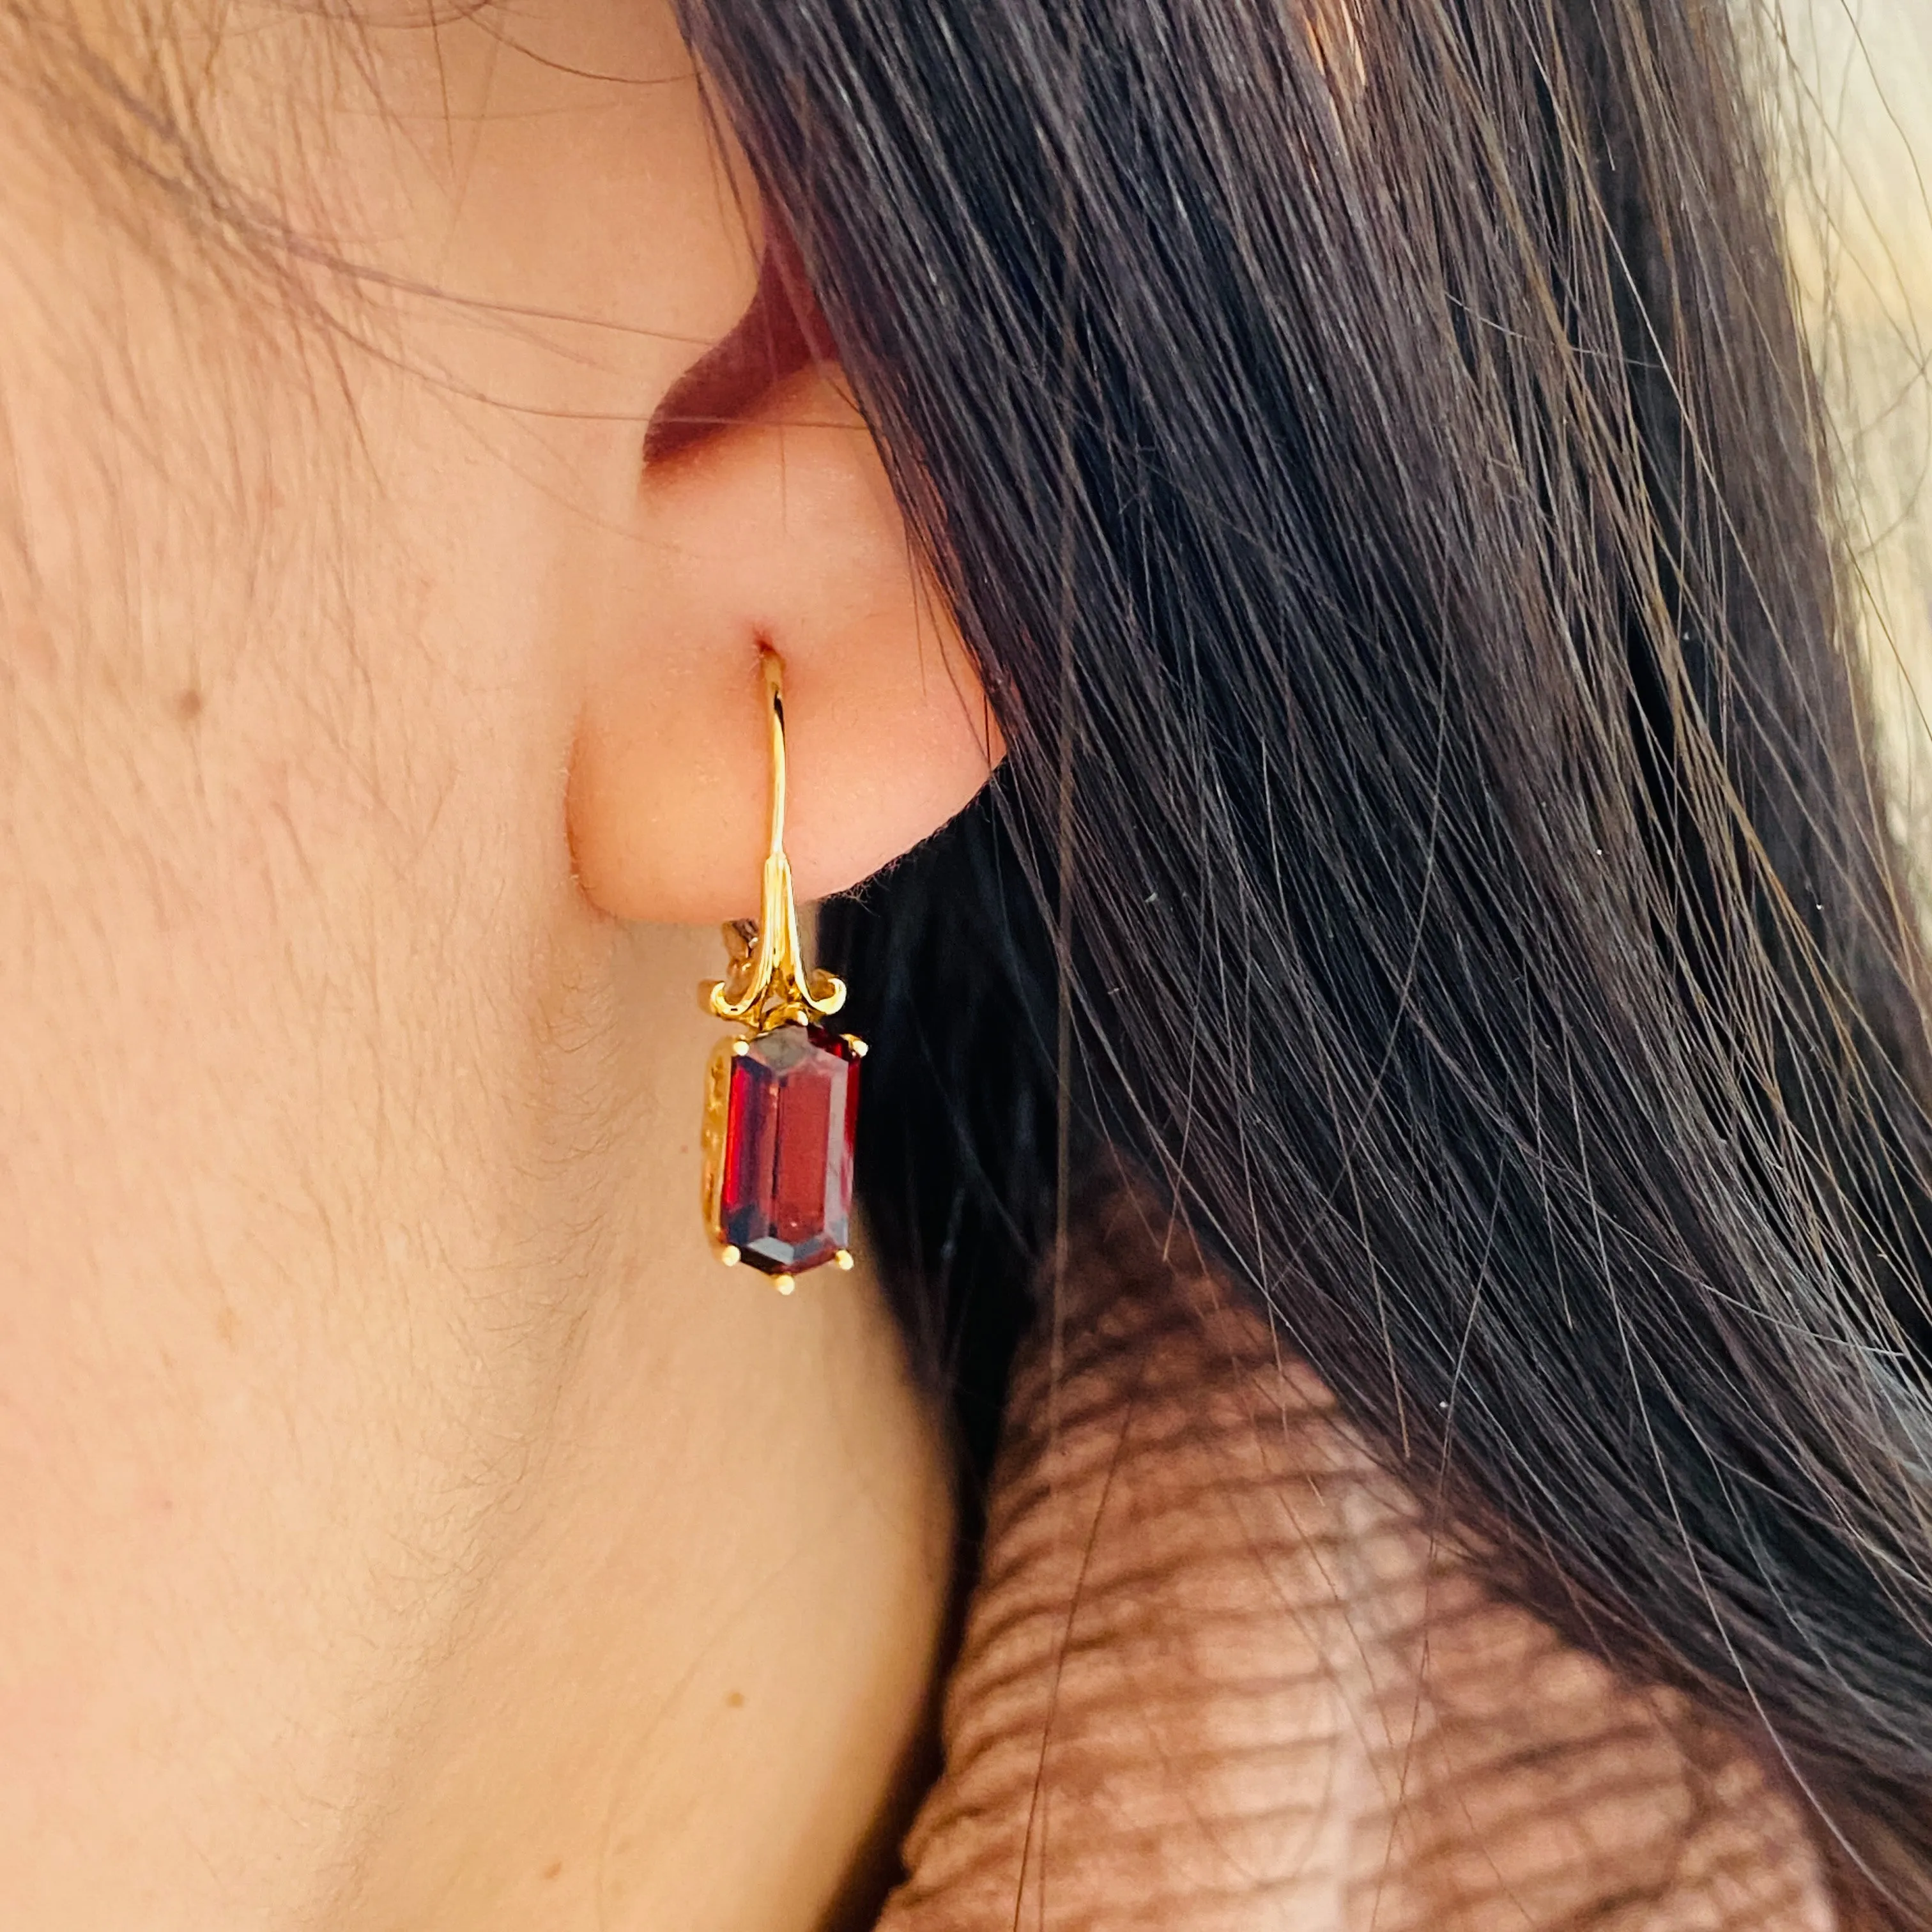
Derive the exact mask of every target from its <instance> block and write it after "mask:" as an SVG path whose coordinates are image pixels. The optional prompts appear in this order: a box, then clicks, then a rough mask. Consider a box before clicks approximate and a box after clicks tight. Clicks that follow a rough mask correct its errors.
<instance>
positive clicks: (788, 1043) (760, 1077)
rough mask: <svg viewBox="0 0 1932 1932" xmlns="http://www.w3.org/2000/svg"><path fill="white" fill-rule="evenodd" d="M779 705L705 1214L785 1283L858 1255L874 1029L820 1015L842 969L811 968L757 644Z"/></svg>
mask: <svg viewBox="0 0 1932 1932" xmlns="http://www.w3.org/2000/svg"><path fill="white" fill-rule="evenodd" d="M760 661H761V664H762V665H763V671H764V681H765V696H766V703H767V706H768V709H769V726H770V730H771V756H772V796H771V845H770V849H769V850H768V851H767V852H766V855H765V870H764V889H763V900H762V904H761V905H760V911H759V916H758V919H757V923H756V924H755V925H754V924H753V923H752V922H751V921H750V920H749V919H733V921H731V922H730V923H729V924H728V925H727V926H726V927H725V928H724V944H725V948H726V950H727V952H728V953H730V960H729V962H728V963H727V966H726V968H725V973H724V978H723V979H722V980H713V981H711V982H709V983H707V984H706V986H704V987H703V989H701V992H702V995H703V1000H704V1003H705V1006H706V1009H707V1010H709V1012H710V1013H713V1014H715V1016H716V1017H717V1018H718V1019H721V1020H731V1021H734V1022H736V1023H737V1024H738V1025H740V1026H742V1027H743V1028H745V1034H744V1035H743V1036H742V1037H739V1038H737V1039H733V1040H720V1041H719V1042H718V1047H717V1050H716V1051H715V1052H714V1053H713V1054H712V1056H711V1064H710V1068H709V1073H708V1076H707V1077H706V1081H705V1091H704V1181H703V1186H704V1219H705V1224H706V1226H707V1227H708V1228H709V1230H710V1232H711V1240H712V1246H713V1247H715V1249H716V1250H717V1252H718V1259H719V1260H721V1262H724V1263H725V1264H726V1265H727V1266H729V1267H736V1266H737V1265H739V1263H740V1262H742V1264H743V1265H745V1266H746V1267H747V1268H756V1269H757V1270H758V1271H760V1273H761V1274H768V1275H769V1276H770V1277H772V1285H773V1286H775V1288H776V1289H778V1292H779V1293H780V1294H781V1295H789V1294H790V1292H792V1289H793V1286H794V1280H793V1278H794V1277H796V1276H798V1275H801V1274H803V1273H804V1272H805V1270H806V1269H808V1268H820V1267H822V1266H823V1265H824V1264H825V1263H826V1262H836V1263H837V1264H838V1266H839V1267H840V1268H850V1266H851V1265H852V1250H851V1249H850V1246H849V1245H848V1244H849V1243H850V1239H851V1223H852V1154H853V1135H854V1133H855V1131H856V1127H857V1125H858V1118H859V1061H861V1060H862V1059H863V1058H864V1057H865V1042H864V1041H863V1040H860V1039H859V1038H858V1037H857V1036H856V1034H849V1033H845V1034H841V1033H835V1032H833V1031H832V1030H831V1029H830V1028H829V1027H827V1026H826V1025H824V1024H823V1022H825V1021H826V1020H829V1019H830V1018H831V1017H832V1015H833V1014H834V1013H836V1012H838V1010H839V1008H840V1007H842V1006H843V1005H844V1004H845V983H844V981H843V980H841V979H839V978H838V977H836V976H835V975H834V974H830V973H826V972H823V971H819V970H817V968H812V969H810V970H808V969H807V968H806V967H805V963H804V961H803V959H802V956H801V953H800V950H799V940H798V904H797V901H796V899H795V898H794V897H793V893H792V883H791V865H790V861H789V860H787V858H786V857H785V853H784V816H785V723H784V676H783V670H782V667H781V665H780V664H779V662H778V654H777V652H775V651H772V650H769V649H766V650H764V651H762V652H760Z"/></svg>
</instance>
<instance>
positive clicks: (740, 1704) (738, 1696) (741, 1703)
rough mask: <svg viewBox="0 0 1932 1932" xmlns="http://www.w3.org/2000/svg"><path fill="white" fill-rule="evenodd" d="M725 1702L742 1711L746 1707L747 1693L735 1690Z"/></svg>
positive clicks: (729, 1706)
mask: <svg viewBox="0 0 1932 1932" xmlns="http://www.w3.org/2000/svg"><path fill="white" fill-rule="evenodd" d="M724 1702H725V1704H726V1706H727V1708H729V1709H731V1710H733V1711H742V1709H744V1708H745V1694H744V1692H743V1691H733V1692H732V1693H731V1694H730V1696H729V1697H727V1698H726V1699H725V1700H724Z"/></svg>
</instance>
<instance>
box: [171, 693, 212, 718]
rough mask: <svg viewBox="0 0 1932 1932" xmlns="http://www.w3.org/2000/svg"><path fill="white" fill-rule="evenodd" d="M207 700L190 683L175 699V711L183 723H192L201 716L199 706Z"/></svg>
mask: <svg viewBox="0 0 1932 1932" xmlns="http://www.w3.org/2000/svg"><path fill="white" fill-rule="evenodd" d="M206 702H207V700H205V698H204V697H202V694H201V693H200V692H199V691H197V690H196V688H194V686H193V685H189V686H188V688H187V690H185V691H183V692H182V693H181V695H180V697H178V698H176V699H175V715H176V716H178V718H180V719H181V722H182V723H183V724H193V722H194V721H195V720H196V718H199V716H200V715H201V707H202V705H203V704H204V703H206Z"/></svg>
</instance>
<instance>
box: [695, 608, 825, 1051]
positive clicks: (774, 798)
mask: <svg viewBox="0 0 1932 1932" xmlns="http://www.w3.org/2000/svg"><path fill="white" fill-rule="evenodd" d="M758 655H759V664H760V670H761V671H762V673H763V678H764V685H765V699H766V718H767V721H768V724H769V732H770V740H769V742H770V745H771V790H770V794H769V797H770V805H769V810H770V826H771V837H770V841H769V845H768V847H767V848H766V853H765V863H764V873H763V892H762V895H761V898H762V904H761V905H760V911H759V916H758V923H757V929H756V935H757V936H756V938H755V940H753V941H749V942H748V943H747V941H746V938H745V933H744V930H743V925H742V921H735V920H734V921H733V922H732V923H731V924H730V925H728V926H726V927H725V929H724V935H725V944H726V946H727V948H728V949H730V950H731V951H732V954H733V957H732V960H731V963H730V966H729V967H728V968H727V970H726V973H725V976H724V978H723V979H722V980H711V981H709V982H707V983H706V986H704V988H703V998H704V1002H705V1004H706V1007H707V1008H708V1009H709V1011H710V1012H711V1013H712V1014H713V1015H714V1016H715V1017H716V1018H717V1019H721V1020H735V1021H736V1022H739V1024H740V1025H745V1026H748V1027H749V1028H751V1031H752V1032H753V1034H761V1033H768V1032H769V1031H771V1029H772V1028H773V1027H779V1026H790V1025H800V1024H806V1025H808V1024H809V1023H810V1022H812V1021H814V1020H822V1019H830V1018H831V1016H832V1015H833V1014H834V1013H836V1012H837V1011H838V1009H839V1008H840V1007H842V1006H843V1005H844V1004H845V983H844V980H841V979H840V978H838V976H837V975H836V974H832V973H825V972H821V971H817V969H815V968H807V967H806V965H805V962H804V956H803V950H802V947H800V945H799V937H798V901H797V898H796V894H795V893H794V892H793V887H792V878H791V862H790V859H787V857H786V856H785V850H784V825H785V721H784V667H783V665H782V664H781V663H780V662H779V660H778V652H775V650H772V649H770V648H769V646H766V647H765V648H764V649H761V650H760V652H759V654H758Z"/></svg>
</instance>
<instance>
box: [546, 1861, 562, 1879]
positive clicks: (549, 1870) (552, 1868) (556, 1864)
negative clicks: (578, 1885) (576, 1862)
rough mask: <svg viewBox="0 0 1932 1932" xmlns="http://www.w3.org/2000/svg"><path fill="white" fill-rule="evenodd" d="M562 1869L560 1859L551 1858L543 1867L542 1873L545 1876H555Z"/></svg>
mask: <svg viewBox="0 0 1932 1932" xmlns="http://www.w3.org/2000/svg"><path fill="white" fill-rule="evenodd" d="M562 1870H563V1861H562V1859H561V1858H552V1859H551V1860H550V1863H549V1864H547V1865H545V1866H544V1868H543V1875H544V1877H545V1878H556V1877H557V1876H559V1875H560V1874H561V1873H562Z"/></svg>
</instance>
